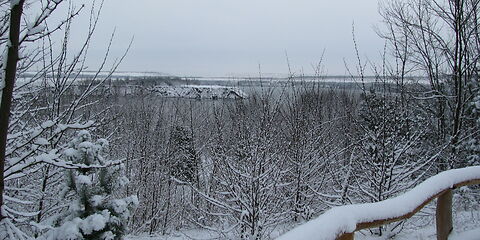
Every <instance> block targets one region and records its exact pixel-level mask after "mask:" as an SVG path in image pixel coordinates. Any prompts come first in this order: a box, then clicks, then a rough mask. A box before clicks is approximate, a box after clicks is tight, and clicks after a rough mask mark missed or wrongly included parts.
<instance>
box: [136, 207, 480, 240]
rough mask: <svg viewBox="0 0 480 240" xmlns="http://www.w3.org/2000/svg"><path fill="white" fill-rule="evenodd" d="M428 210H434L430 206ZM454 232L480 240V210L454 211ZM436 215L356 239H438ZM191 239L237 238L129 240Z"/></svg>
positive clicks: (163, 238) (175, 239) (181, 234)
mask: <svg viewBox="0 0 480 240" xmlns="http://www.w3.org/2000/svg"><path fill="white" fill-rule="evenodd" d="M428 211H434V209H433V208H430V209H429V210H428ZM453 220H454V232H453V233H452V235H451V238H450V239H452V240H480V211H460V212H456V213H454V217H453ZM280 234H281V232H279V231H275V232H273V233H271V234H270V237H271V238H272V239H275V238H276V237H278V236H279V235H280ZM435 234H436V230H435V220H434V215H430V216H422V217H413V218H412V219H411V220H409V221H408V222H406V224H405V225H404V229H403V230H402V231H401V232H400V233H399V234H398V235H396V236H394V237H393V238H389V237H390V236H388V234H387V235H384V236H382V237H376V236H372V235H371V234H370V232H368V230H363V231H360V232H357V233H356V234H355V239H356V240H387V239H391V240H436V235H435ZM189 239H198V240H203V239H205V240H206V239H235V237H230V238H229V237H221V236H218V235H217V234H215V233H212V232H209V231H207V230H203V229H190V230H183V231H178V232H174V233H172V234H169V235H158V234H157V235H153V236H148V234H140V235H130V236H128V237H127V240H189Z"/></svg>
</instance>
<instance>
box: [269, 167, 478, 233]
mask: <svg viewBox="0 0 480 240" xmlns="http://www.w3.org/2000/svg"><path fill="white" fill-rule="evenodd" d="M472 184H480V166H474V167H466V168H460V169H453V170H448V171H445V172H442V173H439V174H437V175H435V176H433V177H430V178H428V179H427V180H425V181H424V182H422V183H421V184H419V185H418V186H416V187H414V188H413V189H411V190H410V191H408V192H406V193H404V194H402V195H400V196H398V197H395V198H391V199H387V200H385V201H381V202H376V203H366V204H353V205H347V206H341V207H335V208H332V209H330V210H328V211H326V212H325V213H324V214H322V215H320V216H319V217H318V218H316V219H313V220H311V221H309V222H307V223H305V224H302V225H300V226H298V227H296V228H294V229H293V230H291V231H289V232H287V233H286V234H284V235H282V236H281V237H279V238H278V239H277V240H303V239H305V240H309V239H315V240H334V239H335V238H336V237H337V236H339V235H340V234H343V233H351V232H354V231H355V230H359V228H358V227H359V225H360V224H362V223H369V222H373V221H377V220H382V219H398V218H401V217H403V216H408V215H410V214H414V213H415V212H417V211H418V210H420V209H421V208H422V207H423V206H424V205H426V204H427V203H428V202H430V201H431V200H432V199H434V198H436V197H437V196H438V195H440V194H441V193H442V192H444V191H445V190H448V189H450V188H457V187H461V186H465V185H472Z"/></svg>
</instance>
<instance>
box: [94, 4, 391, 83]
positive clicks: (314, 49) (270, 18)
mask: <svg viewBox="0 0 480 240" xmlns="http://www.w3.org/2000/svg"><path fill="white" fill-rule="evenodd" d="M353 22H354V23H355V28H356V37H357V41H358V44H359V47H360V54H361V55H362V56H363V57H367V56H368V57H369V58H370V59H373V60H375V59H378V56H379V54H380V50H381V49H382V48H383V41H382V40H381V39H379V38H378V37H377V36H376V33H375V31H374V26H375V25H379V24H380V16H379V14H378V2H377V0H362V1H360V0H335V1H331V0H237V1H233V0H136V1H132V0H105V6H104V9H103V12H102V16H101V20H100V25H99V27H98V31H97V32H96V38H95V44H94V45H93V46H92V48H91V53H92V57H93V58H92V61H91V64H92V65H95V61H94V59H95V58H97V56H100V52H101V51H102V50H103V49H104V46H105V44H106V42H107V41H106V40H107V39H108V37H109V34H110V33H111V32H112V30H113V29H114V28H116V33H117V34H116V39H115V45H114V48H113V53H114V55H117V56H118V55H120V54H121V51H122V49H125V47H126V46H127V45H128V42H129V41H130V39H131V37H135V39H134V42H133V46H132V48H131V49H130V52H129V54H128V57H127V58H126V60H125V61H124V62H123V64H122V65H121V67H120V69H121V70H124V71H158V72H165V73H170V74H175V75H182V76H185V75H197V76H231V75H251V76H255V75H258V72H259V65H260V66H261V72H262V73H264V74H269V73H288V71H289V70H288V66H287V60H286V56H285V55H286V54H285V53H288V56H289V60H290V63H291V68H292V71H293V72H295V73H297V74H298V73H300V72H301V71H302V69H303V71H304V72H305V73H307V74H309V73H312V64H315V63H317V62H318V61H319V60H320V58H321V56H322V52H323V51H324V50H325V60H324V65H325V67H326V70H327V73H328V74H330V75H334V74H345V73H346V71H345V67H344V63H343V59H346V60H347V61H348V62H350V63H352V64H353V63H354V61H355V60H354V59H355V57H354V49H353V43H352V33H351V31H352V23H353Z"/></svg>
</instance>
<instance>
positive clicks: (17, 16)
mask: <svg viewBox="0 0 480 240" xmlns="http://www.w3.org/2000/svg"><path fill="white" fill-rule="evenodd" d="M24 3H25V0H20V1H19V2H18V4H17V5H15V6H13V7H12V9H11V12H10V32H9V34H10V35H9V42H10V43H9V44H8V45H7V47H8V52H7V59H6V62H5V63H4V64H5V65H6V66H3V67H4V68H5V70H4V71H5V72H4V74H5V75H4V79H3V80H4V82H5V86H4V87H3V89H2V102H1V103H0V207H3V204H4V202H3V192H4V187H5V179H4V175H3V171H4V169H5V157H6V156H5V153H6V148H7V134H8V123H9V118H10V111H11V107H12V96H13V86H14V84H15V77H16V73H17V62H18V49H19V36H20V24H21V22H20V21H21V18H22V12H23V4H24ZM4 217H5V216H3V214H1V213H0V220H1V219H3V218H4Z"/></svg>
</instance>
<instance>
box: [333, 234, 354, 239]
mask: <svg viewBox="0 0 480 240" xmlns="http://www.w3.org/2000/svg"><path fill="white" fill-rule="evenodd" d="M354 234H355V233H344V234H342V235H340V236H339V237H337V239H336V240H353V236H354Z"/></svg>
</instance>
